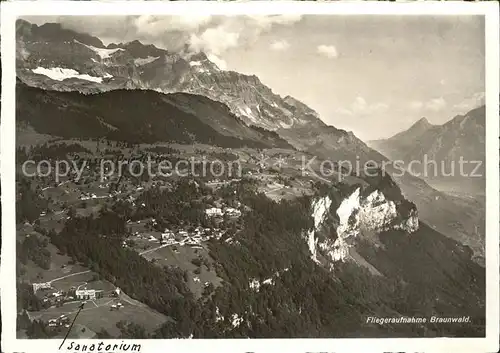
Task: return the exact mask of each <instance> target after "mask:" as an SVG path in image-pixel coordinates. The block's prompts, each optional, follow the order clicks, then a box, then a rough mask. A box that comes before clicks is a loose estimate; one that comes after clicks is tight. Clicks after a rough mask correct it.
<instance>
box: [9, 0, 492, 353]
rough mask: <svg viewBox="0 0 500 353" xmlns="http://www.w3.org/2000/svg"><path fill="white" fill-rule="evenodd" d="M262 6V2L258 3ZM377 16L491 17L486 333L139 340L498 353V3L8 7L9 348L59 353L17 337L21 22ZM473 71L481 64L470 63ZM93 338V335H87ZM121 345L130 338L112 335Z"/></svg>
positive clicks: (186, 347)
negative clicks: (54, 18) (17, 94)
mask: <svg viewBox="0 0 500 353" xmlns="http://www.w3.org/2000/svg"><path fill="white" fill-rule="evenodd" d="M257 5H258V6H257ZM198 13H201V14H214V15H215V14H225V15H238V14H240V15H241V14H262V15H265V14H268V15H269V14H343V15H354V14H372V15H380V14H385V15H394V14H397V15H484V16H485V17H486V21H485V27H486V41H485V43H486V102H487V109H486V116H487V119H486V121H487V125H488V126H487V130H486V153H487V163H486V171H487V176H489V177H487V180H486V191H487V192H486V195H487V198H486V205H487V208H486V209H487V215H486V217H487V219H486V229H487V232H486V259H487V269H486V280H487V285H486V288H487V296H486V308H487V314H486V315H487V317H486V322H487V328H486V338H411V339H392V338H389V339H368V338H367V339H272V340H269V339H267V340H263V339H251V340H249V339H218V340H207V339H195V340H142V341H141V340H132V341H133V342H134V343H140V344H141V345H142V349H141V352H156V351H158V352H162V351H174V352H193V351H195V350H199V351H203V352H207V353H209V352H214V353H215V352H217V353H219V352H221V351H227V350H229V351H230V352H247V351H255V352H258V353H259V352H267V351H269V352H276V351H277V350H282V349H284V350H286V351H287V352H301V353H303V352H314V351H316V352H320V351H335V352H343V351H346V352H351V351H363V350H366V351H370V352H397V351H399V352H401V351H409V352H416V351H418V352H422V351H424V352H426V353H428V352H464V353H469V352H496V351H498V348H499V256H498V255H499V254H498V253H499V209H500V208H499V175H500V174H499V168H498V161H499V140H498V136H499V116H498V107H499V76H500V73H499V62H500V59H499V50H498V48H499V41H500V39H499V16H498V13H499V8H498V3H497V2H472V3H471V2H420V1H419V2H410V3H393V2H390V3H389V2H362V3H360V2H334V3H330V2H307V1H306V2H290V1H274V2H271V1H259V2H258V3H250V2H239V1H237V2H204V1H189V2H160V1H147V2H140V1H107V2H99V1H89V2H79V1H39V2H37V1H34V2H31V1H22V2H2V4H1V22H0V23H1V50H2V52H1V53H2V68H3V72H2V86H3V87H2V88H3V89H2V93H3V94H2V110H1V113H2V120H1V121H2V124H1V135H0V136H1V144H0V147H1V151H2V155H1V162H2V163H1V182H2V191H3V195H1V199H2V234H3V237H2V242H3V244H2V258H1V260H2V261H1V267H0V279H1V282H0V283H1V284H2V285H1V298H2V301H1V302H2V306H1V309H2V319H3V331H2V348H3V351H4V352H6V353H12V352H27V353H45V352H48V353H54V352H56V351H57V350H58V347H59V344H60V340H26V339H25V340H19V339H16V338H15V337H16V328H15V320H16V286H15V285H14V284H15V283H16V281H15V262H16V260H15V236H14V234H15V229H16V225H15V207H14V205H15V187H14V185H15V172H14V170H15V158H14V151H15V148H14V146H15V144H14V138H15V20H16V18H17V17H19V16H28V15H31V16H34V15H128V14H184V15H186V14H187V15H190V14H198ZM471 69H472V70H473V69H474V68H471ZM82 341H86V342H89V340H82ZM106 342H110V343H111V342H114V343H121V342H123V340H106Z"/></svg>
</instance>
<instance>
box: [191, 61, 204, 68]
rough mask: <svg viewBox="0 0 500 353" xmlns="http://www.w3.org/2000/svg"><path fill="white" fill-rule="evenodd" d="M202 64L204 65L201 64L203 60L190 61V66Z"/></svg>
mask: <svg viewBox="0 0 500 353" xmlns="http://www.w3.org/2000/svg"><path fill="white" fill-rule="evenodd" d="M201 65H202V64H201V61H191V62H190V63H189V66H191V67H192V66H201Z"/></svg>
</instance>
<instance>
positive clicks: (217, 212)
mask: <svg viewBox="0 0 500 353" xmlns="http://www.w3.org/2000/svg"><path fill="white" fill-rule="evenodd" d="M205 214H206V215H207V216H222V210H221V209H220V208H218V207H212V208H207V209H206V210H205Z"/></svg>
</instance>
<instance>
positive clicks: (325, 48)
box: [317, 44, 339, 59]
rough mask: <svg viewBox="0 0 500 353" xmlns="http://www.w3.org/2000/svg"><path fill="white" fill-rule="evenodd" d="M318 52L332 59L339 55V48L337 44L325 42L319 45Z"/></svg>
mask: <svg viewBox="0 0 500 353" xmlns="http://www.w3.org/2000/svg"><path fill="white" fill-rule="evenodd" d="M317 52H318V53H319V54H321V55H324V56H326V57H327V58H330V59H334V58H336V57H338V56H339V54H338V52H337V48H335V46H333V45H325V44H322V45H318V48H317Z"/></svg>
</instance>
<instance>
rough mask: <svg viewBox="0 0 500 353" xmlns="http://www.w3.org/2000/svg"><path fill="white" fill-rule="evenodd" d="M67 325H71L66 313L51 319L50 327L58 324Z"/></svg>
mask: <svg viewBox="0 0 500 353" xmlns="http://www.w3.org/2000/svg"><path fill="white" fill-rule="evenodd" d="M63 325H64V326H65V327H69V317H67V316H66V315H61V316H59V317H58V318H55V319H50V320H49V327H57V326H63Z"/></svg>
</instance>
